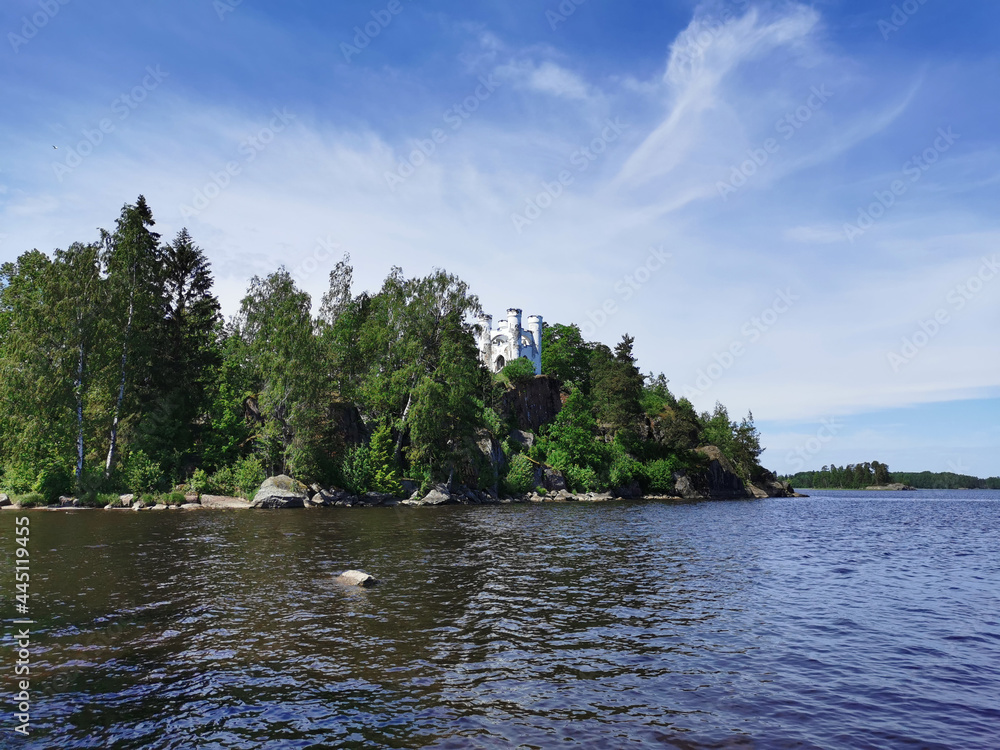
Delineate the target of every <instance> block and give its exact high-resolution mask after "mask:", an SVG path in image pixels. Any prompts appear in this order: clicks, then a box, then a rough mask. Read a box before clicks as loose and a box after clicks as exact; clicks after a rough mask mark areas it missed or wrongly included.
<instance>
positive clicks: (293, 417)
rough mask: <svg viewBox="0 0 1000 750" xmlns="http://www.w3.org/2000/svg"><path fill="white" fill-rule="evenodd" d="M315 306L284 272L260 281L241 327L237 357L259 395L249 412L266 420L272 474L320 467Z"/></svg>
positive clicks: (262, 435) (262, 434)
mask: <svg viewBox="0 0 1000 750" xmlns="http://www.w3.org/2000/svg"><path fill="white" fill-rule="evenodd" d="M311 308H312V301H311V299H310V297H309V295H308V294H307V293H305V292H303V291H301V290H300V289H298V288H297V287H296V286H295V282H294V281H293V280H292V277H291V275H290V274H289V273H288V271H287V270H285V268H284V267H282V268H280V269H279V270H278V271H276V272H275V273H272V274H270V275H269V276H267V277H265V278H260V277H259V276H254V277H253V279H252V280H251V281H250V287H249V289H248V290H247V294H246V296H244V298H243V301H242V303H241V305H240V312H239V315H238V316H237V319H236V322H235V331H234V333H235V335H236V337H237V341H236V342H234V343H233V349H234V350H235V351H234V352H233V354H234V355H235V356H236V357H239V358H241V359H243V360H244V361H245V362H246V365H247V368H248V374H249V378H250V380H251V387H252V389H253V395H252V396H251V397H250V398H249V399H248V402H249V404H248V408H250V409H251V410H255V411H256V412H257V414H259V416H260V421H261V426H260V428H259V431H258V443H259V444H260V445H261V448H262V449H263V452H264V454H265V456H266V457H267V461H268V463H269V464H270V466H271V468H272V469H280V471H281V472H282V473H300V474H302V475H306V474H308V473H309V471H310V470H311V469H314V468H315V460H314V456H311V455H310V452H311V449H312V448H313V447H315V446H313V445H312V444H311V442H310V440H309V438H310V437H313V428H314V427H315V425H316V422H317V421H318V419H319V414H320V410H321V407H320V404H319V397H320V393H321V390H322V389H321V385H322V382H323V378H322V373H317V371H316V364H317V362H318V361H319V356H318V355H319V350H318V347H317V344H316V339H315V337H314V336H313V322H312V316H311Z"/></svg>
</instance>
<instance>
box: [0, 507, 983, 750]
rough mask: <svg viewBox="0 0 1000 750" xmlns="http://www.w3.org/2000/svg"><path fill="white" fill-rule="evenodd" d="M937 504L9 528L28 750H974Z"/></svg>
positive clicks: (967, 629) (973, 660)
mask: <svg viewBox="0 0 1000 750" xmlns="http://www.w3.org/2000/svg"><path fill="white" fill-rule="evenodd" d="M951 497H955V496H951ZM958 497H960V498H962V499H960V500H957V499H949V496H948V495H947V493H943V494H940V495H937V496H935V495H934V494H933V493H922V494H921V496H920V499H916V500H914V499H912V498H911V497H907V498H906V499H905V500H904V499H901V498H896V497H894V496H885V497H878V498H872V497H864V498H860V497H857V496H851V495H845V494H842V493H841V494H836V493H828V495H827V496H824V497H814V498H811V499H809V500H767V501H761V502H742V503H703V504H690V505H670V504H642V503H640V504H632V505H626V504H617V505H616V504H611V505H599V506H592V505H573V504H570V505H547V506H510V507H502V508H440V509H419V510H412V509H370V510H339V509H338V510H333V511H323V510H311V511H276V512H248V511H231V512H227V511H219V512H200V513H198V512H196V513H181V512H168V513H158V514H154V513H144V514H139V513H125V512H109V513H103V512H72V513H48V512H40V513H33V514H32V516H31V518H32V526H31V528H32V536H31V545H32V550H33V558H32V560H33V561H32V591H33V594H34V596H33V600H34V601H33V607H34V611H33V615H34V617H35V619H36V620H37V621H38V622H39V623H40V624H39V625H38V626H36V632H35V634H34V637H35V646H34V658H35V660H36V662H35V665H34V673H33V686H32V687H33V690H34V691H35V696H36V699H37V703H36V705H35V707H34V712H33V714H34V715H33V718H34V721H35V727H36V735H35V743H33V744H35V745H37V746H38V747H60V748H72V747H81V748H82V747H120V748H148V747H155V748H190V747H198V748H257V747H283V748H284V747H288V748H298V747H301V748H307V747H343V748H382V747H399V748H411V747H437V748H467V747H483V748H494V747H495V748H507V747H516V746H522V747H539V748H548V747H555V746H559V747H562V746H584V747H590V746H593V747H629V746H633V745H634V746H642V745H655V746H668V747H670V746H672V747H681V748H702V747H710V748H722V747H727V748H728V747H732V748H758V747H761V748H764V747H767V748H770V747H796V748H803V747H822V748H830V747H865V746H868V747H996V746H998V745H1000V730H998V727H1000V710H998V708H997V706H998V705H1000V623H998V618H1000V583H998V581H1000V575H998V574H1000V560H998V556H997V554H996V552H995V542H996V529H997V528H998V521H1000V496H998V493H985V492H984V493H962V494H961V495H960V496H958ZM13 516H14V514H12V513H10V512H7V513H4V514H2V515H0V533H2V534H3V537H2V538H3V539H5V540H6V541H5V542H4V545H5V549H6V550H8V551H9V549H10V546H11V544H12V541H11V540H12V539H13V532H12V529H13ZM8 559H9V558H8ZM347 568H361V569H363V570H366V571H368V572H371V573H373V574H374V575H376V576H377V577H378V578H380V579H381V580H382V581H383V583H382V585H381V586H379V587H378V588H375V589H370V590H351V589H346V588H343V587H341V586H338V585H336V584H334V583H333V581H332V579H333V577H334V576H335V575H336V574H337V573H339V572H340V571H342V570H344V569H347ZM8 579H9V576H5V577H4V581H5V589H4V590H5V591H12V590H13V584H12V582H10V581H9V580H8ZM7 653H9V651H7ZM5 729H6V727H5ZM22 746H23V745H22Z"/></svg>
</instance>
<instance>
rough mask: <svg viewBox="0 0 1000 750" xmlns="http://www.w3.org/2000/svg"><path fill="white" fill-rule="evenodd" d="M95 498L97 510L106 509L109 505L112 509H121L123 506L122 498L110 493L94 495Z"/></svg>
mask: <svg viewBox="0 0 1000 750" xmlns="http://www.w3.org/2000/svg"><path fill="white" fill-rule="evenodd" d="M93 497H94V506H95V507H97V508H106V507H108V506H109V505H110V506H111V507H112V508H120V507H121V504H122V501H121V498H120V497H119V496H118V495H114V494H110V493H100V494H97V495H94V496H93Z"/></svg>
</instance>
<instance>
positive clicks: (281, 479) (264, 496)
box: [250, 474, 309, 508]
mask: <svg viewBox="0 0 1000 750" xmlns="http://www.w3.org/2000/svg"><path fill="white" fill-rule="evenodd" d="M308 499H309V493H308V491H307V488H306V486H305V485H304V484H302V482H297V481H296V480H294V479H292V478H291V477H289V476H286V475H284V474H279V475H278V476H276V477H269V478H268V479H265V480H264V484H262V485H261V486H260V489H259V490H257V494H256V495H254V496H253V500H252V501H251V502H250V507H251V508H304V507H306V500H308Z"/></svg>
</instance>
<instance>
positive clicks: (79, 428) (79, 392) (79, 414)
mask: <svg viewBox="0 0 1000 750" xmlns="http://www.w3.org/2000/svg"><path fill="white" fill-rule="evenodd" d="M83 352H84V347H83V342H82V341H81V342H80V353H79V358H78V359H77V363H76V481H77V484H78V485H79V484H80V483H81V482H82V481H83V456H84V451H83Z"/></svg>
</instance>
